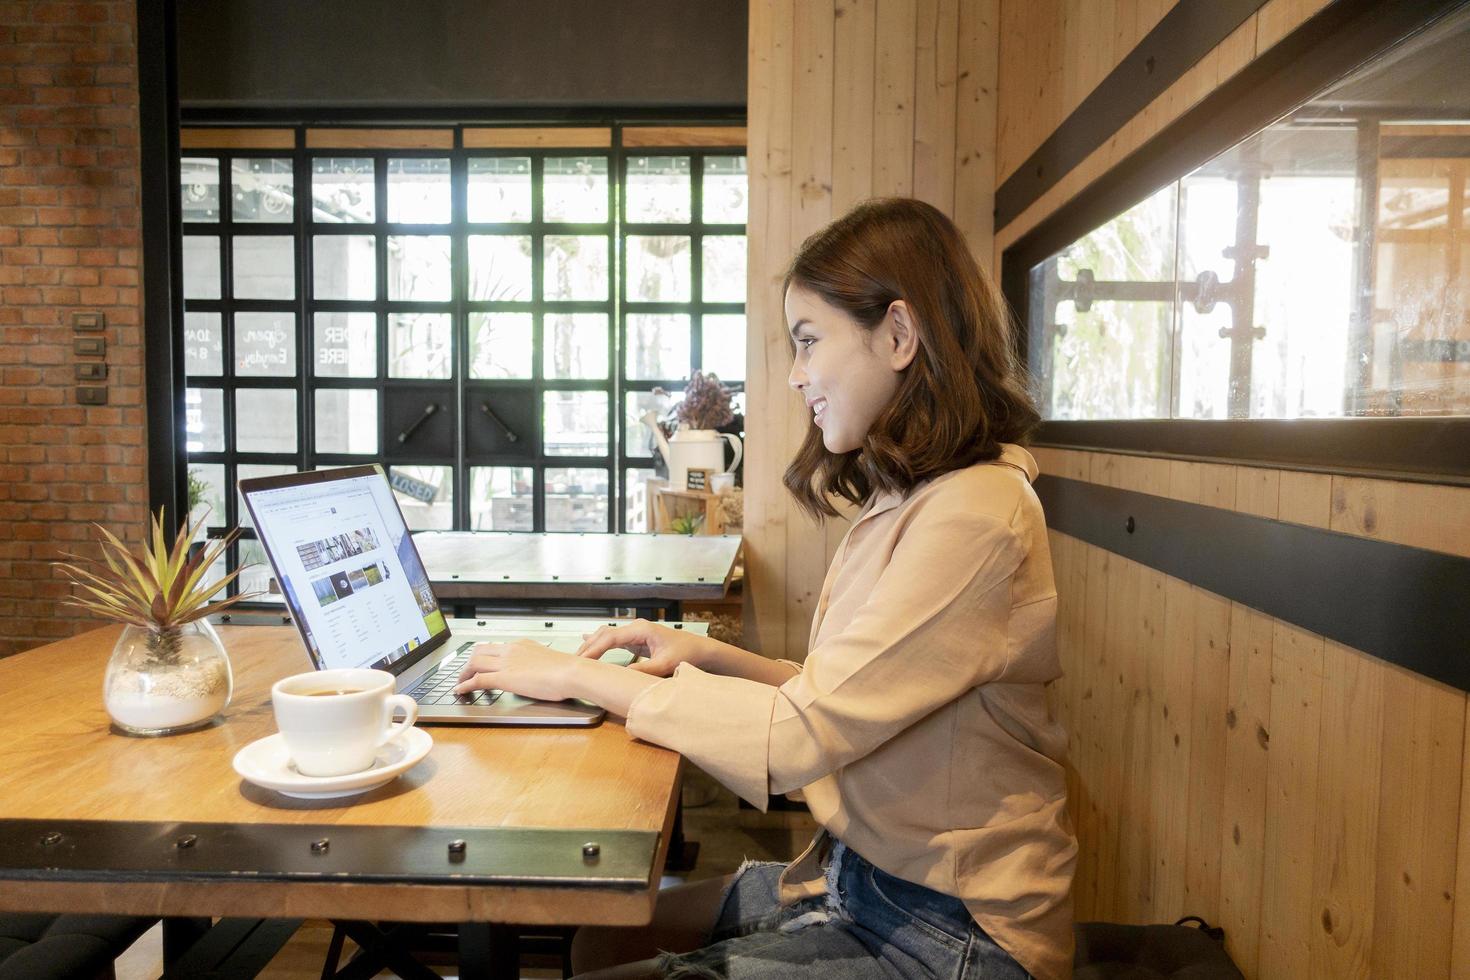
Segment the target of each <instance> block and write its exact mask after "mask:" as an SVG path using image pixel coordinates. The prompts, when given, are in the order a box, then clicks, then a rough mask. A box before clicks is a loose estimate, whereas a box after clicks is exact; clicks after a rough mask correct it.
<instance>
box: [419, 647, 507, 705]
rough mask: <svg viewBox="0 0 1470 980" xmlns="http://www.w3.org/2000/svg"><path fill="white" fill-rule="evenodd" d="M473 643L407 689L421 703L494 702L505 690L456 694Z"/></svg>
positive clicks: (462, 648)
mask: <svg viewBox="0 0 1470 980" xmlns="http://www.w3.org/2000/svg"><path fill="white" fill-rule="evenodd" d="M473 646H474V644H473V643H466V644H465V645H464V646H462V647H460V648H459V650H458V651H457V652H456V653H455V655H454V656H452V657H448V658H446V659H445V660H444V662H443V663H441V664H439V666H438V667H436V668H435V669H433V670H431V671H429V672H428V673H427V674H425V675H424V678H423V680H421V681H419V682H418V684H416V685H415V686H414V687H412V688H411V689H409V690H407V691H405V692H404V693H405V694H407V695H408V696H409V697H411V698H413V699H414V700H415V701H417V702H418V703H419V704H494V703H495V702H496V701H498V700H500V695H502V694H504V693H505V692H504V691H474V692H472V693H470V694H460V695H456V694H455V693H454V685H455V684H458V683H459V672H460V671H461V670H463V669H464V665H465V662H466V661H468V660H469V657H470V649H471V648H472V647H473Z"/></svg>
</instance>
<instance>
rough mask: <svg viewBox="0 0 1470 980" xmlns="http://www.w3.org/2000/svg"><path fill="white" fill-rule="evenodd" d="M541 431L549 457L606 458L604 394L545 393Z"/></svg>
mask: <svg viewBox="0 0 1470 980" xmlns="http://www.w3.org/2000/svg"><path fill="white" fill-rule="evenodd" d="M544 395H545V399H546V400H545V402H544V408H545V414H544V415H543V416H542V426H541V431H542V432H543V433H544V436H543V438H544V445H545V452H546V455H548V456H606V455H607V453H608V435H607V392H605V391H548V392H545V393H544Z"/></svg>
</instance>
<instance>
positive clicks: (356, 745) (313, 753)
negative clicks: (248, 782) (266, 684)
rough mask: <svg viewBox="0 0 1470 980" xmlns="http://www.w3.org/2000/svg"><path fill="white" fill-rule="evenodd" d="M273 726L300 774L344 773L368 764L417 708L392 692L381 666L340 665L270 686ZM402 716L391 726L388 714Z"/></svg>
mask: <svg viewBox="0 0 1470 980" xmlns="http://www.w3.org/2000/svg"><path fill="white" fill-rule="evenodd" d="M271 703H272V704H273V705H275V709H276V727H278V728H280V730H281V735H282V736H284V737H285V739H286V750H287V751H288V752H289V753H290V754H291V761H292V762H293V763H294V764H295V765H296V770H297V771H298V772H300V773H301V774H302V775H303V776H343V775H346V774H347V773H353V772H361V771H363V770H364V769H367V768H368V767H369V766H371V765H372V764H373V760H374V759H375V758H376V757H377V754H378V748H379V747H380V746H382V745H383V744H384V743H385V742H388V741H390V740H392V739H394V738H397V737H398V736H399V735H401V734H403V732H404V731H405V730H406V729H408V728H410V727H412V725H413V723H414V722H415V721H417V720H418V716H419V706H418V705H417V704H415V703H414V700H413V698H411V697H409V696H408V695H406V694H394V693H393V675H392V674H390V673H388V672H387V671H385V670H367V669H363V668H343V669H340V670H316V671H312V672H311V673H309V674H294V675H292V676H290V677H286V678H283V679H281V680H279V681H276V683H275V684H274V685H272V687H271ZM397 708H402V709H403V712H404V715H405V717H404V719H403V721H401V722H398V723H396V724H394V722H393V712H394V710H395V709H397Z"/></svg>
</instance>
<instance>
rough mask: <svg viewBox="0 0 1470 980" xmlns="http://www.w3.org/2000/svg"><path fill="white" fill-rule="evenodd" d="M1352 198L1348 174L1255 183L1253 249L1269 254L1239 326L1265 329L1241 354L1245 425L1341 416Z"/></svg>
mask: <svg viewBox="0 0 1470 980" xmlns="http://www.w3.org/2000/svg"><path fill="white" fill-rule="evenodd" d="M1349 139H1351V137H1349ZM1349 145H1351V144H1349ZM1357 197H1358V192H1357V180H1356V179H1354V177H1353V176H1352V175H1351V174H1345V175H1336V176H1334V175H1332V174H1331V173H1322V172H1319V173H1316V174H1313V175H1311V176H1296V175H1292V174H1289V173H1286V174H1281V175H1279V176H1276V175H1271V176H1267V177H1266V178H1264V179H1262V181H1261V189H1260V211H1259V215H1258V218H1257V221H1258V225H1257V228H1256V241H1258V242H1260V243H1261V244H1262V245H1264V246H1266V247H1267V248H1269V249H1270V250H1271V252H1270V254H1269V255H1268V256H1267V257H1266V258H1265V259H1264V260H1263V261H1259V262H1257V263H1256V298H1255V309H1254V311H1252V313H1251V317H1252V318H1251V320H1250V323H1249V324H1247V326H1250V327H1256V326H1259V327H1264V328H1265V336H1263V337H1260V338H1257V339H1255V340H1254V341H1253V343H1252V345H1251V348H1252V349H1251V379H1250V401H1249V406H1250V408H1249V411H1250V417H1251V418H1270V419H1294V418H1302V417H1314V416H1315V417H1322V416H1338V415H1342V414H1343V394H1344V389H1345V387H1346V384H1347V371H1346V368H1345V366H1346V365H1347V363H1348V340H1349V337H1348V327H1349V324H1350V323H1351V321H1352V318H1353V301H1352V300H1353V257H1354V252H1355V251H1356V250H1355V249H1354V246H1353V238H1352V236H1351V235H1344V234H1342V229H1344V228H1352V227H1353V225H1354V220H1355V217H1356V215H1357V205H1358V201H1357ZM1441 213H1443V211H1442V210H1441ZM1379 268H1380V271H1381V270H1382V265H1381V264H1380V267H1379ZM1439 281H1440V282H1441V283H1442V282H1443V281H1444V280H1443V278H1440V280H1439ZM1420 285H1421V286H1428V285H1429V284H1428V283H1422V284H1420ZM1379 295H1384V294H1383V293H1380V294H1379ZM1388 295H1392V293H1389V294H1388ZM1220 343H1221V344H1222V345H1224V346H1226V347H1229V346H1230V341H1228V340H1222V341H1220ZM1421 380H1423V379H1421ZM1413 414H1418V413H1417V412H1415V413H1413Z"/></svg>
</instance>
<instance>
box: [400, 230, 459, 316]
mask: <svg viewBox="0 0 1470 980" xmlns="http://www.w3.org/2000/svg"><path fill="white" fill-rule="evenodd" d="M451 283H452V276H451V274H450V268H449V236H448V235H389V236H388V298H389V299H407V300H425V301H431V302H433V301H445V300H448V299H449V298H450V287H451Z"/></svg>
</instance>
